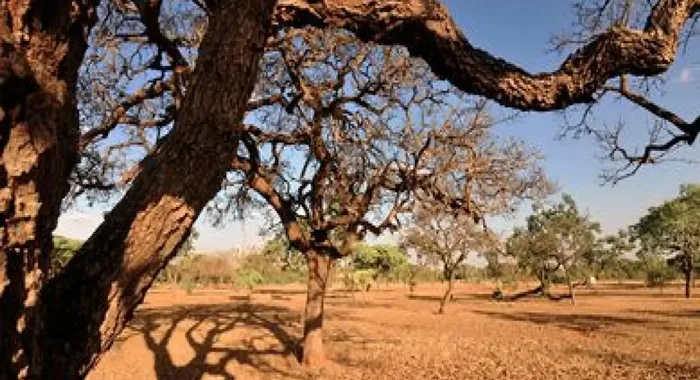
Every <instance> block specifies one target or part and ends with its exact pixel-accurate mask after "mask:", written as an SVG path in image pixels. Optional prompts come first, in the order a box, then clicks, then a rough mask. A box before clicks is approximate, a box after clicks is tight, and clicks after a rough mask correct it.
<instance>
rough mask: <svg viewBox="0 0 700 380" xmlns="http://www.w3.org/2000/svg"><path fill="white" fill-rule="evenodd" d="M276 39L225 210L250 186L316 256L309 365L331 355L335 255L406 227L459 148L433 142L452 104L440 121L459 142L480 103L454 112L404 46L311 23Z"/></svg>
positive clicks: (307, 316)
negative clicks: (418, 195) (328, 320)
mask: <svg viewBox="0 0 700 380" xmlns="http://www.w3.org/2000/svg"><path fill="white" fill-rule="evenodd" d="M271 46H274V49H272V50H271V51H269V52H268V53H267V54H266V55H265V60H264V62H263V65H265V67H266V70H265V72H264V75H263V79H262V81H261V83H260V85H259V87H258V90H257V91H256V97H255V100H254V101H255V102H256V103H259V104H263V105H264V106H263V107H261V108H258V109H257V110H256V111H255V112H253V113H251V116H250V120H251V122H250V124H248V125H246V126H245V130H246V132H247V134H246V135H244V136H243V138H242V142H243V146H244V149H241V150H240V151H239V152H238V155H237V157H236V158H235V159H234V160H233V169H234V170H236V171H237V173H236V174H237V175H238V179H239V182H236V181H235V180H234V179H232V180H231V181H230V184H231V186H230V187H229V194H231V197H229V198H225V197H222V201H223V202H224V205H223V206H221V207H218V209H221V210H229V209H230V208H231V207H229V204H230V203H233V204H234V205H236V204H239V203H240V201H239V200H238V199H239V198H240V197H241V196H248V195H247V193H246V192H245V191H244V192H241V191H240V189H241V188H242V189H244V190H246V189H249V190H252V191H253V192H254V193H253V194H252V195H250V196H249V197H250V198H252V200H251V201H250V202H252V203H253V204H262V205H264V206H265V207H267V208H268V209H270V210H272V211H273V212H274V216H275V217H276V220H277V221H278V223H279V224H280V226H281V229H282V230H283V231H284V233H285V235H286V238H287V240H288V241H289V244H290V245H291V247H292V248H293V249H295V250H297V251H299V252H301V253H302V254H303V255H304V257H305V259H306V262H307V267H308V274H309V279H308V284H307V303H306V306H305V311H304V332H303V338H302V340H303V343H302V347H303V354H302V362H303V363H304V364H305V365H310V366H313V365H318V364H320V363H322V362H323V361H324V357H325V355H324V351H323V339H322V324H323V313H324V299H325V294H326V288H327V285H328V281H329V278H330V271H331V269H332V267H333V266H334V263H335V262H336V261H337V260H338V259H340V258H342V257H345V256H348V255H350V254H352V253H353V251H354V245H355V243H356V242H359V241H361V240H362V239H363V238H364V237H365V236H366V235H367V234H368V233H371V234H375V235H379V234H381V233H382V232H384V231H388V230H396V229H397V228H398V226H399V223H400V219H399V218H400V216H401V215H403V214H404V213H406V212H408V211H409V210H410V207H409V206H410V204H411V202H412V199H413V197H412V194H413V193H415V192H416V191H418V189H425V191H426V192H431V193H434V194H437V193H438V192H440V191H441V190H440V189H437V188H435V187H434V186H432V182H431V181H432V179H431V176H428V175H426V173H429V172H430V173H433V174H435V175H436V176H439V175H441V173H442V172H441V170H442V169H441V167H440V166H439V165H440V162H439V160H436V159H434V158H433V157H437V156H438V151H440V150H444V149H446V146H448V145H450V142H449V141H442V142H439V143H433V140H432V136H433V135H435V134H439V133H440V131H439V129H440V128H448V127H444V126H441V127H439V128H438V127H435V125H438V124H437V123H438V117H443V116H444V115H445V113H446V112H445V110H446V109H450V112H453V113H454V114H455V115H458V116H455V117H453V118H452V119H450V120H440V121H439V122H440V123H452V124H454V127H453V128H454V132H453V134H454V135H455V136H457V137H456V138H455V140H458V139H459V137H463V134H464V133H467V131H468V130H469V129H468V123H469V122H470V118H469V117H470V115H471V112H472V108H471V107H469V103H467V102H464V103H462V104H460V105H459V106H454V108H450V107H449V105H448V103H447V102H448V100H449V99H448V94H449V91H447V90H445V89H444V88H443V86H441V85H440V84H438V83H436V82H434V81H431V80H430V78H429V75H428V73H427V72H426V69H425V67H421V66H420V65H418V66H416V67H413V66H412V65H411V62H410V61H409V60H408V59H407V56H406V55H405V53H404V52H402V51H401V50H400V49H395V48H381V47H373V46H365V45H362V44H360V43H359V42H358V41H357V40H356V39H355V38H354V37H353V36H352V35H349V34H347V33H344V32H337V31H336V32H333V31H331V32H328V31H311V30H309V31H300V32H297V33H291V34H288V35H283V36H280V39H279V40H278V41H276V42H275V43H272V44H271ZM440 107H442V108H440ZM416 115H420V116H416ZM416 118H418V119H419V120H423V121H424V122H422V123H415V122H414V121H413V120H414V119H416ZM272 120H274V122H270V121H272ZM433 122H434V124H433ZM441 125H442V124H441ZM233 178H235V177H233ZM441 194H443V196H444V197H446V198H447V197H448V196H449V194H446V193H441Z"/></svg>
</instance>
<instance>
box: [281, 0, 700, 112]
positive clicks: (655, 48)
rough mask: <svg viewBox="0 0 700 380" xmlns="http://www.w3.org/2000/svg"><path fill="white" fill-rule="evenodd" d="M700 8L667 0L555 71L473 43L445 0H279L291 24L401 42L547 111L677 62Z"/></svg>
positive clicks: (493, 93)
mask: <svg viewBox="0 0 700 380" xmlns="http://www.w3.org/2000/svg"><path fill="white" fill-rule="evenodd" d="M698 12H700V0H661V1H659V2H658V3H657V5H656V6H654V8H653V9H652V11H651V13H650V15H649V17H648V19H647V22H646V26H645V28H644V30H634V29H630V28H627V27H613V28H610V29H609V30H608V31H606V32H605V33H603V34H600V35H599V36H598V37H596V38H594V39H592V40H591V42H590V43H588V44H587V45H586V46H584V47H583V48H581V49H579V50H578V51H576V52H575V53H573V54H572V55H570V56H569V57H568V58H567V59H566V60H565V61H564V62H563V63H562V65H561V66H560V67H559V68H558V69H557V70H555V71H554V72H551V73H543V74H531V73H529V72H527V71H525V70H524V69H522V68H520V67H518V66H516V65H514V64H511V63H509V62H507V61H505V60H503V59H500V58H497V57H494V56H493V55H491V54H489V53H488V52H486V51H483V50H481V49H478V48H476V47H474V46H473V45H472V44H471V43H470V42H469V40H468V39H467V38H466V36H464V35H463V34H462V32H461V31H460V30H459V28H458V27H457V25H456V24H455V22H454V21H453V20H452V18H451V17H450V15H449V12H448V10H447V9H446V8H445V7H444V6H443V5H442V4H441V3H440V2H439V1H438V0H411V1H382V2H378V1H374V0H326V1H310V0H305V1H304V0H280V1H279V2H278V6H277V10H276V15H275V20H276V22H277V25H278V27H284V26H292V27H299V26H306V25H311V26H318V27H325V26H333V27H338V28H344V29H348V30H350V31H352V32H354V33H355V34H356V35H357V36H358V37H359V38H361V39H363V40H365V41H374V42H378V43H382V44H399V45H403V46H405V47H407V48H408V50H409V51H410V52H411V54H412V55H414V56H416V57H420V58H423V59H424V60H425V61H426V62H427V63H428V64H429V65H430V66H431V68H432V70H433V72H434V73H435V74H436V75H438V76H439V77H440V78H442V79H445V80H448V81H450V82H451V83H452V84H453V85H455V86H456V87H458V88H460V89H461V90H463V91H465V92H467V93H472V94H476V95H483V96H486V97H488V98H490V99H493V100H495V101H497V102H498V103H500V104H502V105H504V106H507V107H512V108H517V109H522V110H535V111H548V110H556V109H563V108H566V107H568V106H570V105H573V104H577V103H587V102H591V101H593V95H594V93H595V92H596V91H597V90H599V89H600V88H601V87H602V86H603V85H604V84H605V83H606V82H607V81H608V80H609V79H611V78H615V77H618V76H620V75H622V74H631V75H637V76H653V75H658V74H660V73H662V72H664V71H666V70H667V69H668V68H669V66H670V65H671V64H672V63H673V61H674V59H675V55H676V51H677V47H678V42H679V38H680V31H681V30H682V28H683V25H684V24H685V23H686V21H687V20H689V19H690V18H692V17H693V16H694V15H695V14H696V13H698Z"/></svg>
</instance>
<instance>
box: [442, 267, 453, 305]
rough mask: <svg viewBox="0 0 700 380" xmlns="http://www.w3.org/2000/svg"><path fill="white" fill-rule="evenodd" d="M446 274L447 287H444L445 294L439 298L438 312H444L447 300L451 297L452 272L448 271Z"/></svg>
mask: <svg viewBox="0 0 700 380" xmlns="http://www.w3.org/2000/svg"><path fill="white" fill-rule="evenodd" d="M446 274H447V276H446V277H447V289H445V294H444V295H443V296H442V299H441V300H440V309H438V314H445V307H446V306H447V302H449V301H450V299H451V298H452V288H453V286H454V272H452V271H450V272H448V273H446Z"/></svg>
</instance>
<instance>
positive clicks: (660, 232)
mask: <svg viewBox="0 0 700 380" xmlns="http://www.w3.org/2000/svg"><path fill="white" fill-rule="evenodd" d="M698 216H700V186H698V185H684V186H681V190H680V194H679V196H678V197H676V198H675V199H673V200H670V201H667V202H664V203H663V204H662V205H660V206H657V207H652V208H650V209H649V211H648V213H647V214H646V215H645V216H643V217H642V218H641V219H640V220H639V222H638V223H637V224H635V225H634V226H632V231H633V234H634V236H635V237H636V238H637V239H638V240H639V242H640V243H641V251H642V253H644V254H647V255H650V254H651V255H653V254H661V255H665V256H673V262H674V263H675V264H676V266H677V267H678V268H679V269H680V271H681V272H682V273H683V274H684V276H685V297H686V298H690V296H691V293H692V288H693V274H694V272H695V270H696V269H697V267H698V264H697V263H698V261H700V227H698V224H697V218H698Z"/></svg>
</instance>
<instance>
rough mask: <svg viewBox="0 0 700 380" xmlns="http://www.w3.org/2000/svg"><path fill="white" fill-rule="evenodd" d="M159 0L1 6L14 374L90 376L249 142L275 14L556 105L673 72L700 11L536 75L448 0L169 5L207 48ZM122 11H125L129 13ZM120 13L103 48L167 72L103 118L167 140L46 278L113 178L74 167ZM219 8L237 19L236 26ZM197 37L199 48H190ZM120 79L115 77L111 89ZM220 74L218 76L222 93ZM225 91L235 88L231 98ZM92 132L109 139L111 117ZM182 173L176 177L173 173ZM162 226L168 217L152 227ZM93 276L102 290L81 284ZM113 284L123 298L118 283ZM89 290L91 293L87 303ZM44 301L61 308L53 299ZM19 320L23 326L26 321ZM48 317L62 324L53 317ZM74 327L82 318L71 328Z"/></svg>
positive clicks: (652, 9)
mask: <svg viewBox="0 0 700 380" xmlns="http://www.w3.org/2000/svg"><path fill="white" fill-rule="evenodd" d="M608 3H610V2H606V4H608ZM613 3H615V2H613ZM642 3H643V2H642ZM162 4H163V2H161V1H148V2H146V1H133V2H126V1H113V2H108V3H107V4H106V5H105V7H112V8H109V9H104V10H102V11H98V9H97V2H96V1H90V0H61V1H55V2H51V4H50V5H47V4H46V3H45V2H39V1H36V0H20V1H19V2H16V1H13V2H5V3H3V5H2V7H1V8H0V20H2V21H1V22H0V39H1V42H0V43H1V44H2V45H1V47H0V78H1V79H2V80H0V127H1V131H2V133H0V148H1V150H2V170H0V174H1V175H0V194H1V197H2V202H0V207H1V208H0V215H1V218H0V221H2V223H0V233H1V234H2V256H3V257H5V261H6V265H5V266H4V270H5V272H6V274H7V276H6V277H7V279H8V281H9V282H8V283H7V284H6V285H5V286H3V287H2V288H1V289H0V293H1V294H0V302H1V303H2V304H1V305H0V306H2V307H0V313H1V315H0V332H1V333H2V336H3V337H5V339H3V341H2V343H0V344H1V346H0V352H2V363H1V366H0V375H1V377H7V378H15V377H20V378H26V377H31V376H34V377H42V374H43V377H66V376H68V377H79V376H83V375H84V374H85V373H86V372H87V370H89V368H90V367H91V366H92V365H94V363H95V362H96V360H97V359H98V357H99V354H100V353H101V352H103V351H104V350H106V349H107V348H109V346H110V345H111V342H112V341H113V339H114V337H115V336H116V335H117V334H118V333H119V331H120V330H121V329H122V328H123V326H124V324H125V321H126V319H127V318H128V316H130V315H131V314H132V311H133V309H134V308H135V307H136V305H138V304H139V302H140V301H141V299H142V298H143V294H144V293H145V291H146V290H147V289H148V287H149V286H150V284H151V283H152V280H153V278H155V276H156V275H157V272H158V270H159V269H160V268H162V267H164V266H165V265H166V263H167V262H168V261H169V260H170V259H171V258H172V257H173V256H174V255H175V252H176V251H177V249H178V246H179V244H180V243H181V242H182V241H183V240H185V238H186V235H187V231H188V230H189V228H190V227H191V225H192V223H193V222H194V219H196V216H197V215H199V213H200V212H201V209H202V208H203V207H204V205H205V204H206V202H207V201H208V200H209V199H210V198H212V197H213V196H214V194H215V193H216V191H217V187H218V186H219V185H220V183H221V182H222V179H223V177H224V176H225V172H226V170H228V163H229V159H230V158H231V155H232V154H233V152H234V151H235V145H236V144H235V142H236V138H229V137H230V136H231V135H233V136H234V137H235V136H236V133H229V132H231V131H230V130H229V129H228V128H231V129H234V130H236V131H239V132H240V128H241V127H240V125H241V122H242V120H243V113H244V110H245V108H246V107H247V104H246V101H247V100H248V98H249V95H250V93H251V91H252V86H253V83H252V82H253V81H254V80H255V78H256V75H255V73H256V71H257V70H258V67H257V65H256V64H255V63H256V62H257V61H258V58H259V57H260V55H261V53H262V52H261V50H262V49H261V47H262V46H263V45H264V41H265V38H266V35H267V32H268V30H269V25H270V22H271V20H272V19H273V18H274V20H275V26H276V27H277V28H278V29H279V28H282V27H285V26H294V27H296V26H304V25H316V26H335V27H343V28H346V29H348V30H351V31H352V32H353V33H355V34H356V35H358V36H360V37H361V38H362V39H364V40H374V41H377V42H380V43H385V44H402V45H405V46H407V47H408V48H409V50H410V51H411V53H412V54H413V55H414V56H418V57H423V58H425V59H426V60H427V61H428V63H429V65H430V66H431V68H432V69H433V71H434V72H435V73H436V74H437V75H438V76H439V77H440V78H443V79H447V80H449V81H450V82H452V83H454V84H455V85H456V86H457V87H458V88H460V89H462V90H464V91H467V92H473V93H478V94H483V95H485V96H488V97H490V98H492V99H496V100H497V101H499V102H500V103H501V104H504V105H506V106H511V107H516V108H521V109H533V110H550V109H561V108H565V107H567V106H570V105H572V104H577V103H582V102H588V101H590V100H591V99H592V98H593V95H594V93H595V92H596V91H597V90H600V89H601V88H603V87H604V85H605V83H606V82H607V81H608V80H610V79H612V78H616V77H618V76H620V75H621V74H625V73H629V74H631V75H637V76H653V75H657V74H659V73H662V72H664V71H665V70H666V69H667V68H668V67H669V65H670V64H671V63H672V62H673V56H674V55H675V53H676V50H677V45H678V42H679V39H680V38H681V36H682V33H681V30H682V27H683V26H684V25H685V24H686V23H688V22H689V20H691V19H693V18H694V17H697V14H698V12H699V9H700V6H699V5H698V1H692V0H686V1H659V2H655V3H649V4H650V5H649V8H643V9H644V10H647V9H648V14H646V15H643V17H642V19H644V20H645V23H644V25H643V28H642V29H641V30H635V29H633V27H631V26H627V24H622V25H623V26H620V25H616V26H615V27H611V28H609V29H606V30H603V31H601V33H599V34H596V35H594V36H593V37H590V38H588V39H586V40H585V43H586V46H585V47H584V48H582V49H580V50H578V51H577V52H576V53H574V54H573V55H572V56H571V57H569V58H568V59H567V60H566V61H565V63H564V64H563V65H562V66H561V68H560V69H558V70H557V71H555V72H554V73H551V74H547V75H533V74H530V73H527V72H526V71H525V70H522V69H521V68H519V67H516V66H514V65H512V64H509V63H507V62H505V61H503V60H499V59H497V58H495V57H493V56H492V55H490V54H488V53H486V52H484V51H483V50H480V49H477V48H475V47H473V46H472V45H471V44H470V43H469V41H468V40H467V39H466V37H464V34H463V33H462V32H461V31H460V30H459V29H458V28H457V27H456V26H455V24H454V22H453V21H452V19H451V17H450V16H449V14H448V12H447V11H446V9H445V8H444V6H442V4H440V3H439V2H437V1H432V0H412V1H410V2H394V3H387V4H385V3H382V2H376V1H362V0H360V1H357V0H331V1H324V2H309V1H302V0H280V1H278V2H275V1H261V2H243V1H238V0H231V1H228V2H227V1H215V0H209V1H204V2H200V1H196V2H193V4H195V5H192V4H190V6H189V8H188V7H187V6H179V7H178V6H176V7H174V8H172V9H171V10H173V13H175V14H176V16H177V14H178V12H179V14H180V15H182V14H187V15H190V14H197V15H200V16H201V18H202V19H204V18H207V19H208V20H207V21H208V23H204V22H201V23H198V24H197V25H205V24H206V25H207V26H206V31H207V32H206V33H200V31H201V30H202V29H204V28H201V29H195V28H193V29H191V30H190V32H191V34H193V35H195V36H198V37H201V35H202V34H204V38H203V39H201V40H202V41H203V42H202V44H201V46H199V43H198V41H199V40H200V39H199V38H196V37H191V36H190V37H189V38H169V37H170V36H172V35H173V34H171V33H166V32H164V31H163V27H164V26H165V25H167V26H172V25H173V23H172V22H171V21H172V19H173V18H172V17H161V16H164V15H163V12H161V11H162V10H163V9H167V8H162V7H161V6H162ZM180 4H182V3H181V2H177V5H180ZM275 5H277V8H274V7H275ZM197 7H201V10H200V11H199V12H192V8H195V9H200V8H197ZM603 8H606V7H603ZM124 9H126V10H127V11H128V12H121V11H122V10H124ZM115 10H116V11H115ZM273 13H274V15H273ZM115 15H117V16H120V17H121V16H128V17H125V18H124V20H125V22H123V23H122V22H115V23H114V24H115V25H127V26H129V27H133V28H134V29H136V30H135V32H133V33H132V32H127V33H116V34H114V36H115V37H117V38H116V39H114V40H113V41H111V42H112V45H109V46H108V47H109V49H105V50H112V51H113V50H115V46H116V47H117V49H118V47H120V46H123V45H120V44H125V43H135V44H139V45H141V46H147V47H148V48H150V49H152V51H153V52H155V53H154V54H155V55H154V56H155V57H157V58H155V59H152V60H151V59H150V58H149V59H148V63H147V64H145V65H144V66H148V67H150V68H151V69H152V71H153V72H155V75H156V76H158V75H159V74H162V75H163V76H162V77H161V79H166V80H164V81H159V80H155V81H150V80H147V82H148V83H151V84H153V86H149V87H147V88H146V89H144V91H143V92H140V91H136V92H135V93H134V94H133V95H138V96H135V97H130V98H129V99H120V100H124V101H123V102H122V101H119V102H117V103H116V104H118V106H117V107H116V108H115V109H114V112H111V111H112V110H103V112H102V113H103V114H105V115H110V117H112V116H114V117H113V118H112V120H114V121H113V122H111V123H107V124H106V125H112V124H115V125H117V124H120V125H124V124H130V123H131V124H143V125H155V126H156V127H159V128H161V129H164V133H163V135H160V137H159V138H157V140H158V141H159V142H160V143H159V144H155V145H154V146H153V147H152V149H150V150H148V153H147V156H148V157H147V159H145V160H143V162H142V165H138V166H136V167H135V170H134V171H132V172H131V173H132V175H131V176H130V177H129V180H128V181H126V185H125V186H126V188H128V190H127V191H126V193H125V195H124V198H123V199H122V201H121V202H119V204H118V205H117V206H116V207H115V209H114V210H112V212H111V213H110V214H109V217H108V218H106V220H105V223H104V224H103V226H102V227H101V228H99V229H98V230H97V231H96V232H95V235H93V237H91V238H90V239H88V241H87V242H86V244H85V245H84V246H83V248H81V250H80V252H79V253H78V254H77V255H76V257H75V259H74V260H71V262H70V263H69V264H68V266H67V269H66V271H65V272H63V273H62V274H61V275H59V276H57V277H56V278H54V279H52V280H51V281H50V283H49V284H46V285H45V284H44V282H45V280H46V276H44V275H42V274H43V273H46V272H47V266H48V263H49V261H50V256H51V255H52V242H51V239H52V236H51V235H52V231H53V229H54V226H55V224H56V222H57V219H58V214H59V209H60V204H61V202H62V201H63V198H64V196H65V194H66V193H67V192H68V180H69V178H71V179H72V180H75V181H74V182H76V183H80V184H81V185H84V184H88V185H96V186H97V187H101V184H99V183H92V182H91V181H83V179H84V178H83V176H81V175H80V172H79V170H74V169H77V168H76V161H77V156H78V154H79V153H80V154H84V155H85V157H84V158H83V163H87V164H89V163H91V162H93V161H94V160H92V158H94V154H92V153H93V151H91V149H86V148H84V146H83V144H82V142H81V140H84V139H83V137H86V136H80V137H79V135H80V132H81V131H80V130H79V119H78V117H76V115H78V112H77V109H76V97H75V93H76V91H77V89H76V87H77V85H76V82H77V78H78V70H79V65H80V64H81V61H82V59H83V56H84V54H85V51H86V48H87V46H88V42H89V44H90V45H91V46H92V45H94V44H95V42H96V41H95V39H93V38H92V37H91V39H90V40H89V41H88V38H87V37H88V36H89V32H90V30H91V27H92V25H93V24H94V23H95V21H96V19H97V17H98V16H100V17H103V18H104V19H105V20H110V19H109V18H110V17H112V16H115ZM204 15H206V16H204ZM168 16H170V15H168ZM175 18H177V17H175ZM221 20H226V22H225V24H226V25H222V24H224V22H223V21H221ZM232 20H234V21H232ZM110 21H113V20H110ZM236 21H240V22H236ZM100 25H106V26H109V25H112V24H111V22H104V23H100ZM596 32H597V31H596ZM94 35H97V36H104V34H94ZM115 41H116V42H115ZM193 41H194V42H195V44H193V45H188V43H190V42H193ZM212 46H220V47H225V49H214V48H212ZM188 50H189V51H197V54H196V55H197V56H198V58H197V60H198V62H197V67H199V68H200V69H199V70H197V69H195V70H194V71H192V70H191V68H190V65H189V64H188V62H187V59H186V58H184V56H185V54H183V51H188ZM233 51H235V52H234V53H232V52H233ZM135 56H138V54H136V55H135ZM222 62H226V65H224V64H223V63H222ZM131 63H133V61H132V62H130V63H129V64H131ZM222 66H225V67H222ZM153 72H151V74H153ZM241 73H245V74H241ZM172 74H174V75H172ZM87 75H89V74H87ZM149 78H150V79H153V77H149ZM504 78H507V79H508V80H503V79H504ZM87 81H88V82H90V80H89V79H88V80H87ZM91 82H92V83H94V84H99V85H100V86H102V87H107V89H106V91H103V92H110V91H111V92H117V93H123V92H122V91H121V90H122V88H118V87H120V85H121V83H120V82H112V81H101V80H92V81H91ZM115 83H116V85H115V87H116V88H112V86H113V85H114V84H115ZM214 83H216V84H219V85H220V88H216V89H214V88H213V87H216V86H214V85H213V84H214ZM184 90H186V91H184ZM85 92H87V93H90V92H91V91H90V90H87V91H85ZM159 92H160V93H161V94H163V97H164V98H166V99H174V100H175V101H173V102H172V107H167V108H165V107H164V108H165V109H162V111H168V112H163V113H164V114H165V115H164V117H162V118H158V119H156V120H144V123H140V122H136V123H134V122H133V120H136V119H139V117H138V116H139V115H136V116H135V115H134V114H129V113H128V112H127V111H128V110H129V109H131V108H132V107H134V106H133V105H134V104H137V105H140V104H143V100H144V98H154V97H156V96H157V95H154V94H155V93H159ZM98 95H99V94H98ZM212 99H218V100H225V103H226V104H224V105H222V103H223V102H217V101H210V100H212ZM156 108H157V107H156ZM222 109H223V110H224V111H226V112H222ZM662 111H663V110H662ZM659 113H660V114H664V113H663V112H657V114H659ZM169 118H172V120H174V124H173V125H172V126H169V127H165V128H162V127H163V126H164V124H165V125H169V124H168V123H167V120H168V119H169ZM674 120H675V119H674ZM672 124H674V125H675V126H677V127H678V129H679V130H680V131H681V134H680V135H679V136H676V137H674V138H673V140H671V141H669V143H667V144H663V145H661V146H648V147H647V148H649V149H647V150H648V151H651V152H656V151H659V150H661V151H663V150H665V149H668V148H669V147H672V146H675V145H677V144H678V143H681V142H687V143H692V142H693V141H694V140H695V136H696V135H697V131H698V129H700V119H698V120H696V121H695V122H693V123H687V122H684V121H683V120H680V121H679V122H676V123H672ZM95 131H96V132H95V133H96V134H97V135H102V134H105V133H108V132H109V128H107V129H106V130H105V129H102V130H99V129H97V130H95ZM168 131H169V132H168ZM164 135H167V139H166V138H165V137H164ZM37 136H40V137H41V138H36V137H37ZM30 137H31V138H30ZM87 137H89V136H87ZM166 140H167V141H166ZM26 147H31V148H30V149H29V148H28V149H24V148H26ZM193 147H196V148H197V149H193ZM645 156H646V157H648V155H644V156H642V157H631V159H632V160H633V161H632V162H635V163H640V164H641V163H648V162H651V160H648V159H645ZM182 162H187V163H188V165H182ZM81 166H82V167H83V168H86V167H87V168H90V165H81ZM71 172H73V175H71ZM194 173H196V175H194ZM175 178H176V179H177V184H175V183H168V182H169V181H168V179H171V181H173V182H174V181H175V180H174V179H175ZM18 205H35V206H36V207H16V206H18ZM173 211H179V212H173ZM164 215H170V216H171V217H170V218H165V217H163V216H164ZM154 221H155V222H154ZM151 225H163V226H165V228H162V229H156V230H153V229H151V228H150V226H151ZM146 231H147V232H148V233H145V232H146ZM139 232H144V233H139ZM106 242H109V243H110V244H106ZM97 268H99V270H97ZM134 268H139V269H140V270H136V271H134V270H133V269H134ZM25 279H32V282H31V283H29V282H26V281H24V280H25ZM85 284H91V285H92V284H95V285H96V286H94V287H93V286H85ZM124 284H127V285H128V286H123V285H124ZM80 287H85V288H89V290H85V291H83V292H77V290H80ZM76 289H77V290H76ZM114 289H117V290H116V292H117V293H118V294H111V293H110V292H112V291H113V290H114ZM39 293H41V294H40V295H39ZM74 294H78V295H79V297H75V296H73V295H74ZM76 298H79V299H80V301H81V302H75V299H76ZM108 299H112V300H116V299H122V300H124V302H122V303H120V304H119V305H116V304H111V303H109V302H106V301H105V300H108ZM28 300H37V301H36V303H33V302H34V301H31V302H30V301H28ZM27 302H29V304H27ZM43 305H50V306H48V307H47V308H46V310H44V308H43ZM64 306H65V307H64ZM54 312H60V313H58V314H56V315H57V317H56V318H55V320H54V318H53V317H50V316H53V314H52V313H54ZM20 319H21V320H23V321H25V323H23V324H22V325H21V326H23V327H21V329H18V327H17V326H19V325H18V323H17V321H18V320H20ZM114 319H116V320H114ZM39 321H49V322H50V323H47V324H46V325H45V326H44V325H43V324H41V323H38V322H39ZM71 321H72V322H71ZM69 322H71V323H69ZM38 326H42V327H41V328H39V327H38ZM66 326H69V328H66ZM73 326H78V327H79V328H70V327H73ZM40 330H42V331H40ZM43 330H46V331H43ZM99 332H102V333H99ZM69 335H70V336H69ZM40 340H42V342H40ZM46 352H48V353H50V354H46ZM12 358H15V359H12ZM47 361H48V362H49V363H46V362H47ZM30 363H31V365H30ZM44 368H46V369H44Z"/></svg>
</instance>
